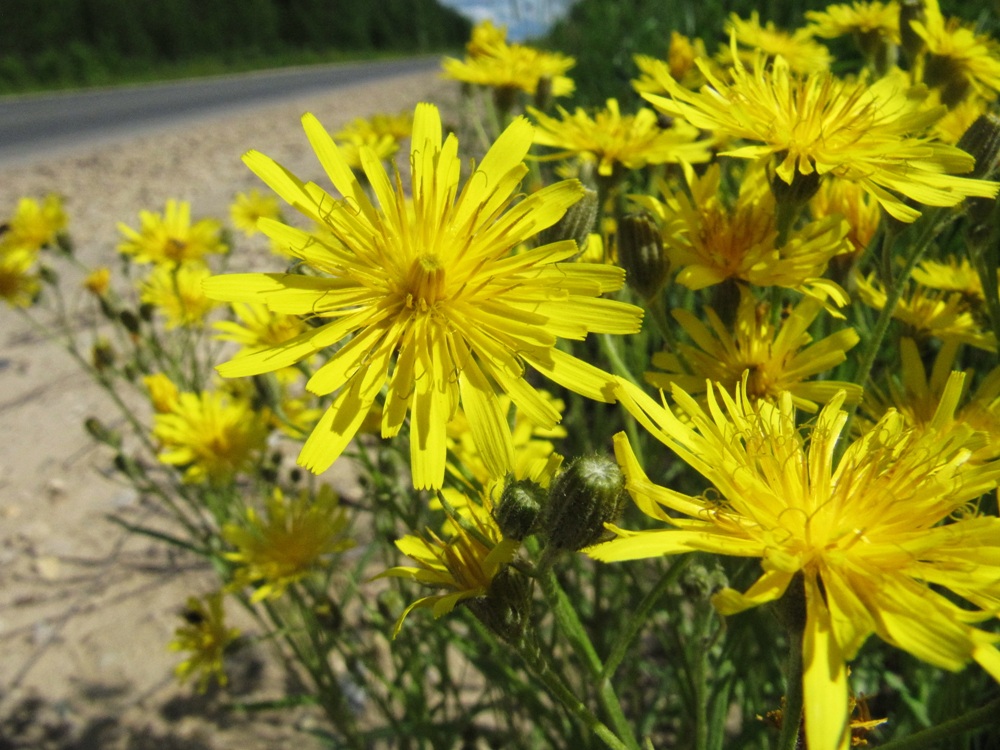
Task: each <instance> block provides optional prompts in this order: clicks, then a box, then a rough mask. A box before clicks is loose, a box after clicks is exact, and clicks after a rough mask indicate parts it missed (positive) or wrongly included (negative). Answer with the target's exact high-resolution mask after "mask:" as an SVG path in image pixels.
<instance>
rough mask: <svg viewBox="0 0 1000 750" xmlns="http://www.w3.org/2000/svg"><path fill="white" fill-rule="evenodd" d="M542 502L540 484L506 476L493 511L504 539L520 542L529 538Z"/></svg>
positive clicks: (511, 475)
mask: <svg viewBox="0 0 1000 750" xmlns="http://www.w3.org/2000/svg"><path fill="white" fill-rule="evenodd" d="M544 500H545V489H544V488H543V487H542V486H541V485H540V484H537V483H535V482H532V481H531V480H530V479H514V475H513V474H508V475H507V480H506V481H505V482H504V486H503V492H502V493H501V495H500V502H498V503H497V505H496V507H495V508H494V509H493V520H494V521H496V522H497V526H499V527H500V531H501V532H502V533H503V536H504V539H513V540H514V541H517V542H520V541H522V540H523V539H524V538H525V537H527V536H529V535H530V534H531V533H532V532H533V531H534V530H535V526H536V525H537V523H538V516H539V515H540V514H541V512H542V504H543V502H544Z"/></svg>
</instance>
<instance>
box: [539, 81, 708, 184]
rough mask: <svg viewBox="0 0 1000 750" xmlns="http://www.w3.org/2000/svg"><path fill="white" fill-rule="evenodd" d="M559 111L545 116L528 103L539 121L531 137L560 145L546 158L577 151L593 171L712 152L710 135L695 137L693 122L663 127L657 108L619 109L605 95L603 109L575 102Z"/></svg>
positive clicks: (695, 158) (699, 159) (700, 158)
mask: <svg viewBox="0 0 1000 750" xmlns="http://www.w3.org/2000/svg"><path fill="white" fill-rule="evenodd" d="M557 109H558V110H559V115H560V116H559V117H558V118H557V117H549V116H548V115H546V114H544V113H543V112H540V111H539V110H537V109H535V108H534V107H531V108H529V111H530V112H531V114H532V116H534V118H535V120H536V121H537V122H538V129H537V130H536V131H535V143H536V144H537V145H539V146H549V147H551V148H557V149H560V151H559V152H558V153H556V154H551V155H549V156H547V157H546V158H548V159H561V158H565V157H567V156H579V157H580V158H582V159H584V160H585V161H588V162H591V163H595V164H596V165H597V173H598V174H599V175H601V176H602V177H611V176H612V174H616V173H618V172H620V171H621V170H622V169H623V168H624V169H641V168H642V167H645V166H646V165H647V164H667V163H673V164H676V163H678V162H681V161H685V162H689V163H691V164H700V163H704V162H707V161H709V159H711V158H712V152H711V149H710V147H711V145H712V142H711V141H708V140H699V137H700V133H699V132H698V130H697V128H694V127H691V126H690V125H687V124H686V123H677V124H675V125H673V126H672V127H669V128H664V127H661V126H660V124H659V122H657V117H656V113H655V112H653V111H652V110H651V109H648V108H643V109H640V110H639V111H638V112H637V113H636V114H634V115H623V114H622V113H621V110H620V109H619V108H618V100H617V99H608V100H607V103H606V107H605V109H603V110H601V111H599V112H595V113H594V116H593V117H591V116H590V115H588V114H587V112H586V111H584V110H583V109H581V108H579V107H577V109H576V111H575V112H573V114H570V113H569V112H567V111H566V110H565V109H563V108H562V107H558V108H557Z"/></svg>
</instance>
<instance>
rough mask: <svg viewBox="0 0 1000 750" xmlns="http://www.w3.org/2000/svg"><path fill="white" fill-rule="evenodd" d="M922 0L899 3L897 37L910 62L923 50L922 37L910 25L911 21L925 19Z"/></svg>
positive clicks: (905, 0)
mask: <svg viewBox="0 0 1000 750" xmlns="http://www.w3.org/2000/svg"><path fill="white" fill-rule="evenodd" d="M926 18H927V14H926V13H925V12H924V3H923V0H903V2H902V3H900V5H899V38H900V40H901V44H900V46H901V47H902V48H903V51H904V52H905V53H906V57H907V59H909V61H910V62H911V63H912V62H913V61H914V60H916V59H917V56H918V55H919V54H920V53H921V52H923V51H924V39H923V37H921V36H920V35H919V34H918V33H917V32H915V31H914V30H913V27H912V26H910V23H911V22H912V21H921V22H923V21H925V20H926Z"/></svg>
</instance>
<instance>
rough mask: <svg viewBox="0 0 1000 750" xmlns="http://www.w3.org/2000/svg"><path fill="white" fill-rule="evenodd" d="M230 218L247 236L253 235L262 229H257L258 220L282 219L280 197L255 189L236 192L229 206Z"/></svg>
mask: <svg viewBox="0 0 1000 750" xmlns="http://www.w3.org/2000/svg"><path fill="white" fill-rule="evenodd" d="M229 218H230V219H231V220H232V222H233V226H234V227H236V228H237V229H239V230H240V231H242V232H243V234H245V235H246V236H247V237H252V236H253V235H255V234H257V232H259V231H260V230H259V229H257V221H258V220H260V219H262V218H268V219H280V218H281V209H280V208H278V199H277V198H276V197H275V196H273V195H270V194H265V193H262V192H261V191H260V190H256V189H254V190H251V191H249V192H247V193H237V194H236V196H235V197H234V198H233V202H232V204H231V205H230V206H229Z"/></svg>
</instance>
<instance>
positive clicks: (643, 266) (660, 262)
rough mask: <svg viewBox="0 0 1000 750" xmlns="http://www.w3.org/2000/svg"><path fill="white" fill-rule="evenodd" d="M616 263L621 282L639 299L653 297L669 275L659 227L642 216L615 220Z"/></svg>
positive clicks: (668, 265) (649, 218)
mask: <svg viewBox="0 0 1000 750" xmlns="http://www.w3.org/2000/svg"><path fill="white" fill-rule="evenodd" d="M618 262H619V264H621V266H622V268H624V269H625V281H626V282H628V285H629V286H630V287H632V289H634V290H635V291H636V293H637V294H639V296H641V297H642V298H643V299H652V298H653V297H654V296H656V294H657V292H659V291H660V290H661V289H662V288H663V285H664V284H665V283H666V282H667V278H668V277H669V276H670V260H669V259H668V258H667V254H666V251H665V250H664V248H663V239H662V238H661V237H660V230H659V227H657V226H656V223H655V222H654V221H653V219H652V218H651V217H650V216H649V215H647V214H644V213H632V214H625V215H624V216H622V217H621V219H619V221H618Z"/></svg>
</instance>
